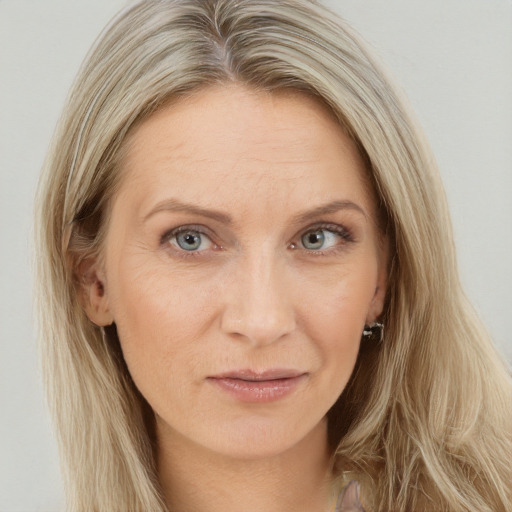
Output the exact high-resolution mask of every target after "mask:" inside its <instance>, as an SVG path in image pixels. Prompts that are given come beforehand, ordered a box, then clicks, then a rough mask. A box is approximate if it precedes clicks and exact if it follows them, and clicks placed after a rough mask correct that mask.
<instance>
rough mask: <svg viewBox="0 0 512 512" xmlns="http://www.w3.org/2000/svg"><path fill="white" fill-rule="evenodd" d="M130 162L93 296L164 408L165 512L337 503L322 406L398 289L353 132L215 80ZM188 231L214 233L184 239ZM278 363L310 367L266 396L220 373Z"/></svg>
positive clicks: (289, 100)
mask: <svg viewBox="0 0 512 512" xmlns="http://www.w3.org/2000/svg"><path fill="white" fill-rule="evenodd" d="M121 172H122V180H121V186H120V189H119V191H118V193H117V195H116V197H115V198H114V201H113V203H112V205H111V217H110V221H109V226H108V230H107V235H106V240H105V246H104V250H103V254H102V257H101V260H98V261H92V263H91V268H92V275H93V279H91V280H90V284H89V285H88V288H87V289H86V294H85V297H86V298H85V299H84V305H85V308H86V311H87V313H88V315H89V317H90V318H91V320H92V321H94V322H95V323H97V324H98V325H108V324H110V323H112V322H115V323H116V326H117V329H118V334H119V337H120V341H121V346H122V350H123V354H124V357H125V360H126V362H127V365H128V368H129V370H130V373H131V375H132V377H133V380H134V382H135V384H136V385H137V387H138V389H139V390H140V391H141V393H142V394H143V396H144V397H145V398H146V400H147V401H148V402H149V404H150V405H151V407H152V408H153V410H154V412H155V417H156V427H157V441H158V469H159V474H160V480H161V483H162V486H163V489H164V493H165V496H166V499H167V502H168V505H169V507H170V508H172V510H175V511H176V512H192V511H198V512H199V511H206V510H208V511H216V510H219V511H221V510H222V511H223V512H229V511H235V510H236V511H239V510H240V504H241V503H243V509H244V511H246V512H251V511H254V512H256V511H261V510H265V511H267V512H280V511H287V512H288V511H290V510H294V511H304V512H306V511H308V512H312V511H319V512H320V511H326V510H333V509H334V503H335V500H336V493H334V494H333V490H332V489H331V487H330V481H331V479H330V477H331V474H330V455H331V454H330V453H329V451H328V446H327V430H326V426H327V425H326V413H327V411H328V410H329V408H330V407H331V406H332V405H333V403H334V402H335V401H336V399H337V398H338V396H339V395H340V394H341V392H342V391H343V389H344V387H345V385H346V383H347V381H348V379H349V377H350V375H351V373H352V370H353V368H354V365H355V361H356V357H357V353H358V350H359V343H360V339H361V333H362V330H363V327H364V324H365V323H372V322H374V321H375V320H376V319H377V318H378V316H379V315H380V314H381V312H382V308H383V302H384V296H385V289H386V251H385V244H383V243H382V240H380V237H379V232H378V227H377V222H376V218H375V216H376V213H375V205H374V203H375V201H374V198H373V194H372V192H371V190H369V187H368V186H367V183H366V181H365V179H364V176H365V170H364V165H363V161H362V159H361V157H360V155H359V154H358V151H357V149H356V148H355V146H354V144H353V143H352V142H351V140H350V139H349V138H348V137H347V136H346V135H345V134H344V133H343V131H342V130H341V129H340V127H339V126H338V125H337V123H336V122H335V121H334V120H333V118H332V116H331V115H330V114H329V112H327V110H326V109H325V107H323V106H322V105H321V104H319V103H318V102H317V101H316V100H314V99H312V98H309V97H307V96H305V95H303V94H301V93H297V92H286V93H284V92H279V93H264V92H256V91H254V90H251V89H247V88H245V87H242V86H241V85H229V86H222V87H221V86H218V87H213V88H209V89H206V90H202V91H200V92H198V93H196V94H194V95H192V96H191V97H189V98H187V99H181V100H179V101H177V102H174V103H172V104H170V105H168V106H166V107H164V108H162V109H161V110H159V111H158V112H156V113H155V114H153V115H152V116H151V117H150V118H148V119H147V120H145V121H144V122H142V123H141V124H140V125H139V126H137V127H136V129H135V130H134V131H132V133H131V134H130V136H129V139H128V141H127V147H126V153H125V156H124V160H123V162H122V166H121ZM182 204H186V205H187V207H183V206H182ZM326 205H330V206H331V207H330V209H329V208H327V209H326V208H325V206H326ZM321 208H323V209H324V211H323V212H320V211H318V209H321ZM194 209H195V210H194ZM198 209H203V210H214V213H208V214H206V213H205V212H201V211H199V210H198ZM196 210H197V211H196ZM183 227H184V228H183ZM177 228H183V229H185V230H187V229H188V232H187V233H186V234H185V236H186V235H187V234H188V237H189V238H188V240H189V241H190V240H195V241H198V240H199V239H200V244H199V245H198V246H197V247H196V246H194V249H193V250H185V249H183V248H182V247H181V246H180V240H181V242H183V238H181V239H178V238H177V236H176V232H175V230H176V229H177ZM173 230H174V231H173ZM191 231H192V232H191ZM311 232H314V233H316V235H315V234H313V235H311V234H310V235H309V236H308V235H307V234H308V233H311ZM305 234H306V235H307V236H304V235H305ZM315 236H316V238H315ZM322 236H323V237H324V238H323V241H322ZM182 237H183V235H182ZM190 237H192V238H190ZM193 237H196V238H193ZM318 240H320V242H319V244H320V248H319V249H317V248H316V247H318V244H317V245H315V244H312V243H311V242H312V241H318ZM322 244H323V245H322ZM186 247H187V249H190V245H188V246H186ZM276 368H278V369H283V368H285V369H293V370H295V371H297V372H299V373H300V374H301V377H300V379H299V382H298V384H297V386H296V387H294V388H293V390H292V392H291V394H288V395H287V396H285V397H283V398H280V399H278V400H274V401H270V402H265V403H259V402H257V403H247V402H244V401H240V400H238V399H237V398H234V397H233V396H232V395H230V394H229V393H227V392H226V391H224V390H223V389H220V388H219V387H218V386H216V385H214V384H212V382H213V381H212V380H211V377H212V376H216V375H219V374H222V373H223V372H227V371H232V370H238V369H251V370H253V371H264V370H268V369H276ZM338 491H339V489H338ZM347 510H348V509H347ZM355 510H356V509H355Z"/></svg>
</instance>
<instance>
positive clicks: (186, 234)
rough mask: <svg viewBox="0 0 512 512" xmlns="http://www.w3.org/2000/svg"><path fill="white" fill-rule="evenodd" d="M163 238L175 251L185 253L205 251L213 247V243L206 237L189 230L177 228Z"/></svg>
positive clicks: (198, 232)
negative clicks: (178, 250)
mask: <svg viewBox="0 0 512 512" xmlns="http://www.w3.org/2000/svg"><path fill="white" fill-rule="evenodd" d="M165 238H166V239H167V240H168V242H169V243H170V244H171V245H173V246H174V247H176V248H177V249H181V250H183V251H187V252H199V251H205V250H207V249H211V247H212V246H213V242H212V241H211V240H210V238H209V237H208V236H207V235H205V234H204V233H201V232H200V231H197V230H195V229H190V228H185V229H183V228H182V229H179V228H178V229H177V230H174V231H172V232H171V233H169V235H168V236H166V237H165Z"/></svg>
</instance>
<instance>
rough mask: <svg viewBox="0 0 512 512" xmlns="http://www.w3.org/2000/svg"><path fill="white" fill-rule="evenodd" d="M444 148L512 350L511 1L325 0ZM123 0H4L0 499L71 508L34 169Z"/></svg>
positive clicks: (467, 260) (509, 352) (456, 205)
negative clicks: (38, 325)
mask: <svg viewBox="0 0 512 512" xmlns="http://www.w3.org/2000/svg"><path fill="white" fill-rule="evenodd" d="M276 1H279V0H276ZM326 4H328V5H329V6H331V7H333V8H334V9H336V10H337V11H338V12H339V13H340V14H341V15H342V16H343V17H344V18H345V19H347V20H348V21H349V22H351V23H352V25H353V26H354V27H355V28H356V29H357V30H358V31H359V32H360V33H361V34H362V35H363V37H364V38H365V39H366V40H367V41H368V42H369V43H370V44H371V45H372V46H373V47H374V48H375V49H376V51H377V53H378V54H380V56H381V57H382V59H383V60H384V61H385V63H386V64H387V66H388V68H389V69H390V70H391V73H392V74H393V75H394V76H395V78H396V80H397V81H398V83H400V84H401V86H402V87H403V89H404V90H405V92H406V93H407V95H408V97H409V99H410V102H411V103H412V105H413V107H414V109H415V110H416V112H417V116H418V118H419V120H420V122H421V124H422V125H423V127H424V129H425V130H426V132H427V135H428V138H429V139H430V142H431V144H432V146H433V149H434V152H435V154H436V156H437V159H438V163H439V166H440V169H441V173H442V176H443V179H444V182H445V186H446V190H447V195H448V200H449V203H450V206H451V211H452V215H453V222H454V228H455V235H456V244H457V247H458V254H459V262H460V267H461V275H462V279H463V282H464V284H465V287H466V290H467V293H468V295H469V296H470V298H471V300H472V301H473V303H474V305H475V307H476V309H477V310H478V311H479V313H480V314H481V316H482V317H483V319H484V321H485V323H486V324H487V326H488V328H489V329H490V331H491V333H492V334H493V336H494V338H495V340H496V343H497V345H498V346H499V347H500V349H501V350H502V352H503V353H504V354H505V355H506V358H507V360H508V361H509V362H510V361H512V340H511V336H510V332H511V328H510V321H511V317H512V1H511V0H430V1H428V2H425V1H424V0H387V1H386V2H381V1H378V0H330V1H326ZM124 5H125V1H124V0H73V1H71V0H0V292H1V293H0V511H1V512H18V511H19V512H27V511H37V512H42V511H57V510H64V504H63V493H62V486H61V482H60V477H59V470H58V460H57V453H56V447H55V441H54V439H53V436H52V433H51V428H50V421H49V418H48V415H47V413H46V410H45V406H44V400H43V394H42V389H41V382H40V371H39V369H38V363H37V353H36V344H35V335H34V328H33V320H32V313H31V310H32V307H31V286H32V285H31V271H30V245H31V223H32V202H33V195H34V190H35V185H36V181H37V176H38V173H39V170H40V167H41V164H42V161H43V158H44V155H45V152H46V149H47V146H48V143H49V140H50V137H51V134H52V131H53V128H54V126H55V123H56V121H57V118H58V116H59V113H60V109H61V107H62V104H63V101H64V98H65V95H66V93H67V90H68V88H69V86H70V84H71V81H72V79H73V77H74V75H75V73H76V71H77V69H78V66H79V64H80V63H81V61H82V59H83V57H84V55H85V53H86V51H87V49H88V48H89V46H90V45H91V43H92V42H93V40H94V39H95V37H96V35H97V34H98V33H99V31H100V30H101V28H102V27H103V26H104V25H105V23H106V22H107V21H108V20H109V19H110V17H111V16H112V15H113V14H114V13H115V12H116V11H117V10H118V9H119V8H121V7H122V6H124Z"/></svg>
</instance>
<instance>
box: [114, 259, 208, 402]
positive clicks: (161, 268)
mask: <svg viewBox="0 0 512 512" xmlns="http://www.w3.org/2000/svg"><path fill="white" fill-rule="evenodd" d="M112 270H113V275H114V279H112V280H111V281H109V282H111V283H112V286H109V289H108V294H109V299H110V302H111V305H112V310H113V314H114V319H115V323H116V326H117V331H118V334H119V339H120V342H121V347H122V350H123V355H124V358H125V360H126V363H127V365H128V368H129V370H130V373H131V374H132V377H133V379H134V381H135V382H136V384H137V386H138V387H139V389H140V390H141V391H142V392H143V393H144V387H145V381H153V380H156V379H157V375H162V373H163V374H164V375H167V376H168V377H167V378H168V379H172V378H173V377H174V376H175V375H177V372H178V373H179V371H180V369H183V370H184V371H185V369H186V368H189V369H190V366H191V365H194V364H198V361H199V358H198V357H197V352H200V351H201V350H202V347H201V343H202V339H203V337H202V336H201V335H202V334H203V333H204V332H205V331H206V330H207V329H208V328H209V325H210V324H211V322H212V318H213V310H212V304H213V296H214V293H215V289H217V288H216V287H215V286H214V285H211V286H210V285H209V284H208V283H204V282H203V286H198V283H195V282H192V281H191V280H190V276H189V275H187V276H185V275H184V274H182V273H180V272H176V271H173V272H171V271H169V266H168V265H165V262H163V263H162V262H160V261H156V262H155V259H154V258H153V259H152V260H151V261H150V264H148V262H147V261H146V258H145V257H143V256H141V257H132V258H130V257H129V256H127V257H126V258H122V259H121V260H120V261H119V263H118V265H116V266H115V268H113V269H112ZM111 275H112V274H111ZM171 369H172V371H171Z"/></svg>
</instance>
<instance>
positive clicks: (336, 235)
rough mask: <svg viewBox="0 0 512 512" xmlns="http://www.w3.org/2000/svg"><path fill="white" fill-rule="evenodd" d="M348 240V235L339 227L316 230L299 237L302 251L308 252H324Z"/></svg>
mask: <svg viewBox="0 0 512 512" xmlns="http://www.w3.org/2000/svg"><path fill="white" fill-rule="evenodd" d="M349 239H350V235H349V234H348V233H347V232H346V231H345V230H343V229H342V228H341V227H339V228H338V227H336V228H334V227H333V228H316V229H313V230H310V231H307V232H306V233H304V234H303V235H302V237H301V243H302V246H303V247H304V249H307V250H308V251H325V250H327V249H332V248H334V247H336V246H338V245H339V244H340V242H342V241H348V240H349Z"/></svg>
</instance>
